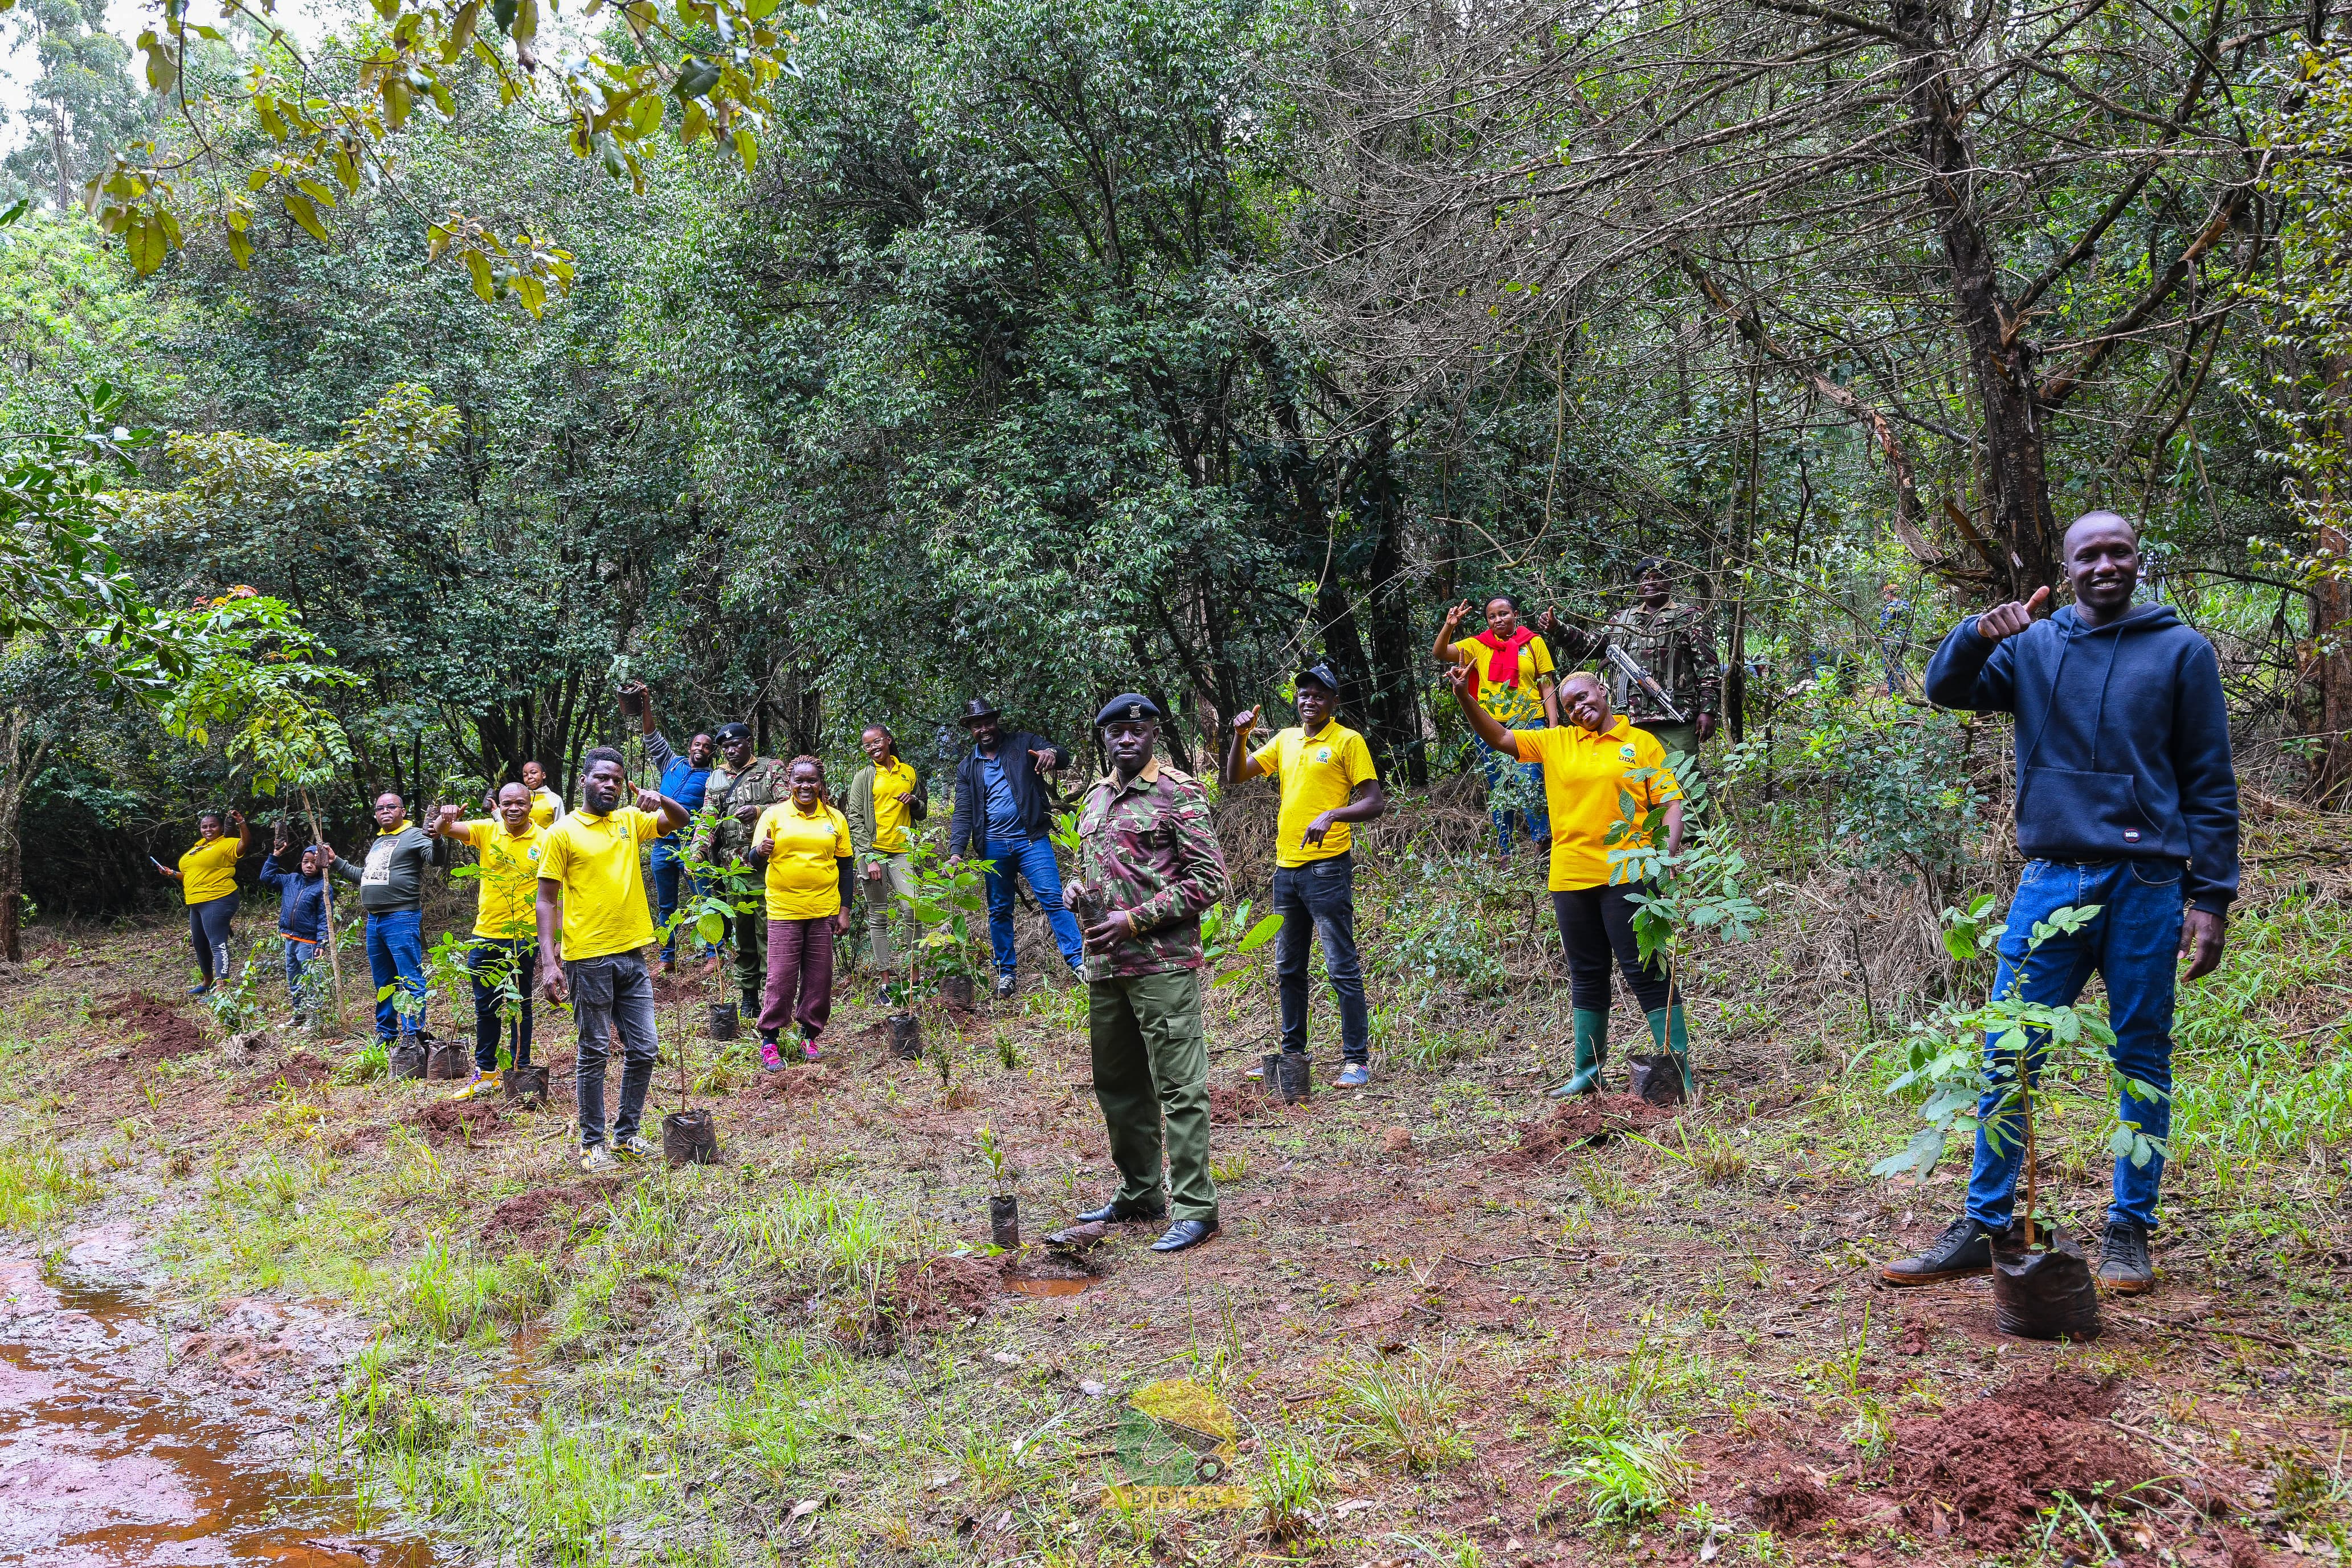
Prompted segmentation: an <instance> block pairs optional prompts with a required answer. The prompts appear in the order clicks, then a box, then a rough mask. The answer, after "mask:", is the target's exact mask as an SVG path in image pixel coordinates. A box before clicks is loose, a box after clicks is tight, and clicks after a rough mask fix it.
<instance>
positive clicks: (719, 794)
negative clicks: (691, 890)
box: [692, 757, 793, 865]
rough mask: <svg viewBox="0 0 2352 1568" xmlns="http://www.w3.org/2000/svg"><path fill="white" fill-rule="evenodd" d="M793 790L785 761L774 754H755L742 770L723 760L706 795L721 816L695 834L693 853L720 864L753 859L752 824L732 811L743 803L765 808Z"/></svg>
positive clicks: (707, 803)
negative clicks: (729, 766) (729, 767)
mask: <svg viewBox="0 0 2352 1568" xmlns="http://www.w3.org/2000/svg"><path fill="white" fill-rule="evenodd" d="M792 793H793V792H792V787H791V785H790V784H787V783H785V767H784V764H783V763H782V762H779V761H778V760H777V759H776V758H774V757H754V758H752V759H751V762H750V763H747V764H745V766H744V769H743V771H742V772H741V773H729V772H728V771H727V766H726V764H725V763H720V764H719V766H717V767H715V768H713V769H711V770H710V784H709V788H707V789H706V790H704V792H703V795H702V804H703V805H705V806H706V807H708V808H709V810H711V811H713V812H715V813H717V815H716V816H713V817H712V818H711V819H710V824H709V826H707V827H704V828H702V829H701V830H700V831H698V832H697V833H696V834H695V836H694V848H693V850H692V853H693V854H694V855H695V856H696V857H697V858H699V859H703V860H709V861H711V862H713V863H714V864H718V865H724V864H726V862H727V861H728V859H729V858H730V857H731V858H735V859H738V860H749V859H750V858H751V823H748V822H738V821H736V820H735V818H734V816H732V815H731V814H732V813H733V812H734V810H735V808H736V807H738V806H743V805H749V806H754V807H757V808H758V809H759V810H761V811H764V810H766V809H767V808H768V807H769V806H772V805H775V804H776V803H777V802H778V801H780V800H784V799H786V798H788V797H790V795H792Z"/></svg>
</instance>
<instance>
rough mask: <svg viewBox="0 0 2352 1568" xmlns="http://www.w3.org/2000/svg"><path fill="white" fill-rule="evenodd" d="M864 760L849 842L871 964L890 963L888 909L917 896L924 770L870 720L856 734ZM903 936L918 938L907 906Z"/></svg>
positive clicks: (925, 808) (852, 798)
mask: <svg viewBox="0 0 2352 1568" xmlns="http://www.w3.org/2000/svg"><path fill="white" fill-rule="evenodd" d="M857 743H858V746H859V747H860V749H862V750H863V751H864V752H866V765H865V766H864V767H862V768H860V769H858V770H857V776H856V777H855V778H853V779H851V780H850V781H849V809H848V810H847V811H846V812H845V813H844V815H845V816H847V817H848V818H849V843H850V847H851V848H852V849H853V850H854V851H855V852H856V858H857V866H858V869H859V871H860V872H861V873H862V874H861V876H860V877H859V878H858V880H859V881H860V882H861V883H862V884H863V885H864V887H865V889H866V933H867V935H868V937H869V938H870V939H871V941H872V943H873V947H874V967H875V968H877V969H880V970H887V969H888V968H889V967H890V961H891V957H892V954H891V952H890V913H891V910H894V909H896V908H898V906H900V905H902V904H904V903H905V902H906V901H907V900H911V899H912V898H913V897H914V896H915V856H914V848H915V830H914V829H915V824H916V823H919V822H920V821H922V820H923V818H924V817H925V816H929V814H930V805H929V802H928V801H926V800H925V799H924V798H923V797H924V795H925V794H926V793H927V781H926V780H925V779H924V777H923V774H922V771H921V770H920V769H919V768H917V767H916V766H915V765H914V764H913V763H908V762H907V761H905V760H904V759H902V758H901V757H900V756H899V755H898V737H897V736H896V735H893V734H892V733H891V732H890V727H889V726H888V725H887V724H868V725H866V732H865V733H864V734H862V735H860V736H859V737H858V738H857ZM906 927H907V939H908V942H909V943H911V942H914V941H915V940H916V936H917V929H918V928H917V924H916V921H915V920H914V916H913V913H912V911H911V910H909V912H908V918H907V922H906Z"/></svg>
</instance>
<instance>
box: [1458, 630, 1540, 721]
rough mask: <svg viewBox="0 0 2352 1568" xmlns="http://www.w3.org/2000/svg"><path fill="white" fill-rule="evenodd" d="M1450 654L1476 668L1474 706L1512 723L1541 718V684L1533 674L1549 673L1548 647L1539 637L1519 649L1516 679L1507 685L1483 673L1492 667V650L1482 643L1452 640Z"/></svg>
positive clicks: (1530, 639)
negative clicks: (1454, 641) (1452, 650)
mask: <svg viewBox="0 0 2352 1568" xmlns="http://www.w3.org/2000/svg"><path fill="white" fill-rule="evenodd" d="M1454 658H1455V659H1456V660H1457V661H1459V662H1461V663H1463V664H1466V665H1468V666H1470V668H1473V669H1475V670H1476V671H1477V672H1478V706H1480V707H1481V708H1484V709H1485V710H1486V711H1487V712H1489V713H1492V714H1493V715H1494V716H1495V717H1496V718H1497V719H1500V720H1501V721H1503V722H1504V723H1506V724H1509V725H1513V726H1517V725H1520V724H1540V723H1542V722H1543V721H1544V709H1543V688H1542V687H1541V686H1540V685H1538V683H1537V680H1536V677H1538V676H1539V675H1549V674H1550V673H1551V649H1549V648H1548V647H1545V646H1544V640H1543V638H1541V637H1530V638H1529V639H1528V646H1527V647H1523V648H1521V649H1519V679H1517V681H1516V682H1514V683H1513V684H1512V685H1509V686H1503V685H1499V684H1497V683H1496V681H1495V680H1494V679H1493V678H1492V677H1490V676H1489V675H1488V674H1487V673H1486V672H1487V670H1488V669H1490V668H1493V664H1494V658H1495V650H1494V649H1492V648H1490V647H1487V646H1486V644H1485V643H1482V642H1479V641H1477V640H1475V638H1473V639H1469V640H1466V641H1463V642H1458V643H1455V644H1454Z"/></svg>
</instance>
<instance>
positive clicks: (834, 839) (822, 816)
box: [751, 800, 879, 921]
mask: <svg viewBox="0 0 2352 1568" xmlns="http://www.w3.org/2000/svg"><path fill="white" fill-rule="evenodd" d="M878 837H879V836H878V835H877V839H878ZM762 838H765V839H768V840H770V841H771V842H772V843H773V844H774V846H775V847H774V848H773V849H772V850H770V851H769V853H768V918H769V919H770V920H772V921H809V920H816V919H819V918H821V917H823V916H825V915H837V914H839V913H840V912H841V868H840V867H839V866H837V865H836V864H835V862H836V861H839V860H841V859H842V858H845V857H846V856H847V855H848V854H849V818H847V817H845V816H842V815H841V813H839V812H837V811H835V810H834V809H833V807H831V806H829V805H825V804H824V802H823V801H819V802H817V807H816V809H815V810H814V811H803V810H802V809H801V808H800V805H799V803H798V802H795V801H790V800H787V801H780V802H778V803H777V804H776V805H772V806H770V807H768V809H767V810H765V811H763V812H761V814H760V823H759V826H756V827H754V828H752V829H751V842H752V843H754V844H757V843H758V842H759V841H760V840H761V839H762Z"/></svg>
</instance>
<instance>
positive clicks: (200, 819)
mask: <svg viewBox="0 0 2352 1568" xmlns="http://www.w3.org/2000/svg"><path fill="white" fill-rule="evenodd" d="M231 826H234V827H235V828H236V837H235V838H231V837H228V834H227V829H228V828H229V827H231ZM252 837H253V835H252V833H251V831H250V830H248V829H247V826H245V816H244V815H243V814H242V813H240V812H235V811H232V812H228V813H226V815H224V814H223V813H221V812H217V811H207V812H205V813H203V814H202V815H200V816H197V818H196V841H195V843H194V845H193V846H191V847H189V850H188V852H187V853H186V854H185V855H183V856H181V857H180V865H179V868H178V869H177V870H174V869H173V868H171V867H169V866H166V865H164V864H163V862H162V861H161V860H156V859H154V858H152V856H151V857H150V858H149V859H150V862H151V863H152V865H153V866H154V868H155V869H157V870H158V871H161V872H163V875H165V876H166V877H169V878H171V879H172V880H173V881H174V882H177V883H179V884H180V898H181V900H182V901H183V902H184V903H185V904H186V905H187V906H188V945H189V946H191V947H193V948H194V949H195V950H196V973H197V976H198V978H197V981H196V984H194V985H191V986H189V987H188V994H189V995H191V996H202V995H204V994H205V993H206V992H208V991H210V990H211V989H212V988H213V981H214V980H215V978H217V979H221V980H226V979H227V978H228V939H229V922H230V921H232V920H234V919H235V918H236V863H237V861H238V860H240V859H242V858H244V856H245V852H246V849H247V846H248V845H249V844H250V843H251V842H252Z"/></svg>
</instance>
